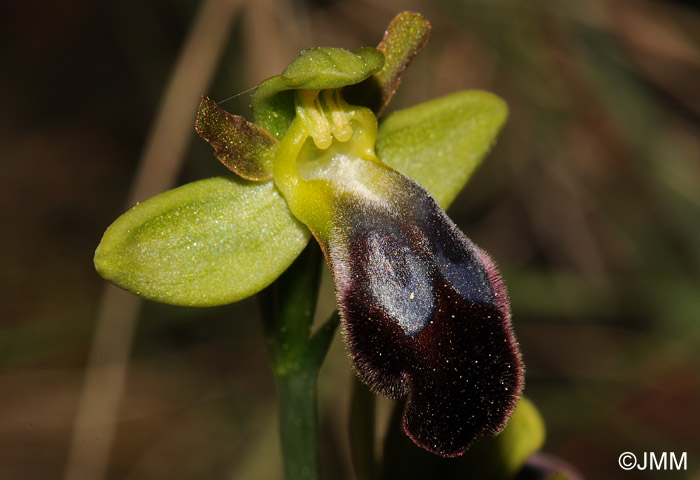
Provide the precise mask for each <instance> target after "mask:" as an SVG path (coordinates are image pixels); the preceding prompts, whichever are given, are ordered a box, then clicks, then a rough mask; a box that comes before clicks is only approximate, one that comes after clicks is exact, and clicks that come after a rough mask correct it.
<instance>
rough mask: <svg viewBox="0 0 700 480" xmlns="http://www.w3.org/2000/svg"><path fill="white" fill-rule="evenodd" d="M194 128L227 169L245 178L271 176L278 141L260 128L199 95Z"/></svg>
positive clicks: (267, 178)
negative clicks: (200, 98)
mask: <svg viewBox="0 0 700 480" xmlns="http://www.w3.org/2000/svg"><path fill="white" fill-rule="evenodd" d="M195 129H196V130H197V133H198V134H199V135H200V136H201V137H202V138H203V139H204V140H206V141H207V142H209V144H211V146H212V147H214V152H215V154H216V158H218V159H219V161H220V162H221V163H223V164H224V165H225V166H226V168H228V169H229V170H231V171H233V172H235V173H237V174H238V175H240V176H241V177H243V178H245V179H246V180H253V181H266V180H270V179H271V178H272V159H273V157H274V154H275V150H276V149H277V145H278V142H277V140H275V138H274V137H273V136H272V135H271V134H270V133H269V132H268V131H267V130H265V129H264V128H262V127H259V126H258V125H256V124H254V123H251V122H248V121H247V120H246V119H245V118H243V117H241V116H239V115H231V114H230V113H228V112H227V111H225V110H223V109H222V108H220V107H219V106H218V105H217V104H216V102H214V101H213V100H212V99H210V98H209V97H204V96H203V97H202V103H200V105H199V109H198V110H197V120H196V122H195Z"/></svg>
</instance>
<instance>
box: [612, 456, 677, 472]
mask: <svg viewBox="0 0 700 480" xmlns="http://www.w3.org/2000/svg"><path fill="white" fill-rule="evenodd" d="M617 463H618V464H619V465H620V468H621V469H623V470H632V469H634V468H636V469H637V470H688V452H681V453H680V454H677V453H676V452H643V453H640V454H638V455H635V454H634V453H632V452H625V453H623V454H621V455H620V457H619V458H618V459H617Z"/></svg>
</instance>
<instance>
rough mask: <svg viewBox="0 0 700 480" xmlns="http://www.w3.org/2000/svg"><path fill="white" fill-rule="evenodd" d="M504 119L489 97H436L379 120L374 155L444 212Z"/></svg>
mask: <svg viewBox="0 0 700 480" xmlns="http://www.w3.org/2000/svg"><path fill="white" fill-rule="evenodd" d="M507 116H508V107H507V106H506V104H505V102H504V101H503V100H502V99H500V98H499V97H497V96H496V95H494V94H492V93H488V92H484V91H480V90H467V91H462V92H457V93H453V94H451V95H447V96H444V97H440V98H438V99H436V100H431V101H429V102H425V103H421V104H419V105H416V106H415V107H411V108H407V109H405V110H399V111H397V112H394V113H392V114H390V115H388V116H387V117H385V118H384V119H382V120H381V122H380V124H379V130H378V133H377V143H376V152H377V156H378V157H379V159H380V160H382V161H383V162H384V163H386V164H387V165H389V166H391V167H393V168H395V169H396V170H398V171H399V172H401V173H403V174H404V175H406V176H408V177H410V178H412V179H414V180H415V181H416V182H418V183H420V184H421V185H422V186H423V187H425V189H426V190H428V192H430V194H431V195H432V196H433V197H434V198H435V200H437V201H438V203H439V204H440V205H441V206H442V207H443V208H447V206H449V205H450V204H451V203H452V201H453V200H454V199H455V197H456V196H457V194H458V193H459V191H460V190H461V189H462V187H464V185H465V184H466V183H467V182H468V181H469V179H470V177H471V176H472V174H473V173H474V171H475V169H476V168H477V167H478V166H479V164H481V161H482V160H483V159H484V157H486V155H487V154H488V153H489V151H490V150H491V147H492V146H493V145H494V143H495V142H496V137H497V135H498V132H499V131H500V130H501V127H502V126H503V124H504V123H505V121H506V118H507Z"/></svg>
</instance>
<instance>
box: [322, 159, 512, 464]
mask: <svg viewBox="0 0 700 480" xmlns="http://www.w3.org/2000/svg"><path fill="white" fill-rule="evenodd" d="M394 175H396V176H398V175H399V174H397V173H396V172H393V174H392V175H391V176H394ZM400 178H401V183H403V185H402V186H403V188H402V190H401V195H398V196H396V197H394V201H391V200H389V201H387V203H386V204H384V205H383V206H381V207H378V206H376V205H375V206H367V205H364V206H360V204H358V203H357V202H349V204H348V205H347V206H346V207H345V208H340V209H339V210H340V211H341V212H342V213H341V215H340V216H341V217H342V218H343V220H342V221H341V222H339V224H340V225H341V226H340V227H339V228H338V229H337V230H336V231H335V232H334V234H333V235H331V236H330V238H329V240H328V244H327V246H326V248H325V250H326V251H327V257H328V260H329V264H330V266H331V270H332V272H333V277H334V280H335V286H336V293H337V298H338V304H339V307H340V311H341V317H342V320H343V330H344V333H345V337H346V341H347V345H348V350H349V352H350V355H351V357H352V360H353V364H354V365H355V368H356V370H357V373H358V375H359V376H360V378H361V379H362V380H363V381H364V382H366V383H367V384H369V385H370V386H371V387H372V388H373V389H375V390H376V391H378V392H381V393H383V394H384V395H387V396H388V397H390V398H392V399H395V400H399V399H401V398H404V397H406V396H408V404H407V407H406V411H405V414H404V420H403V424H404V429H405V431H406V433H407V434H408V435H409V436H410V437H411V439H413V441H414V442H415V443H417V444H418V445H419V446H421V447H423V448H425V449H427V450H429V451H431V452H434V453H436V454H439V455H442V456H448V457H449V456H457V455H461V454H462V453H464V452H465V451H466V450H467V449H468V448H469V446H470V445H471V444H472V443H473V441H474V440H475V439H476V438H477V437H479V436H483V435H495V434H496V433H498V432H499V431H500V430H501V429H502V428H503V427H504V426H505V424H506V422H507V420H508V418H509V417H510V415H511V413H512V411H513V409H514V408H515V404H516V402H517V400H518V398H519V395H520V391H521V389H522V370H523V367H522V362H521V357H520V353H519V350H518V345H517V342H516V340H515V337H514V335H513V331H512V328H511V322H510V308H509V303H508V298H507V293H506V290H505V286H504V284H503V282H502V281H501V278H500V275H499V273H498V271H497V269H496V266H495V264H494V263H493V261H492V260H491V259H490V258H489V257H488V255H486V254H485V253H484V252H483V251H482V250H481V249H479V248H478V247H477V246H476V245H474V244H473V243H472V242H471V241H470V240H469V239H468V238H467V237H466V236H465V235H464V234H463V233H462V232H461V231H460V230H459V229H458V228H457V227H456V226H455V225H454V223H453V222H452V221H451V220H450V219H449V218H448V217H447V215H446V214H445V213H444V212H443V211H442V209H441V208H440V207H439V206H438V205H437V204H436V203H435V201H434V200H433V199H432V197H431V196H430V195H429V194H428V193H427V192H426V191H425V190H424V189H423V188H422V187H420V186H419V185H417V184H416V183H415V182H413V181H411V180H409V179H407V178H405V177H400ZM394 181H397V180H396V178H395V179H394ZM358 207H359V208H358Z"/></svg>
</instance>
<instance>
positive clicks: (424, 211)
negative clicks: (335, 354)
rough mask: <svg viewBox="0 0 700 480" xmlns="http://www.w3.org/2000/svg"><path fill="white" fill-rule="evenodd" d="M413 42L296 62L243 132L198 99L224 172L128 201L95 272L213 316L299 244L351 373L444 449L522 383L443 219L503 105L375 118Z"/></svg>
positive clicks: (473, 103) (265, 91) (407, 18)
mask: <svg viewBox="0 0 700 480" xmlns="http://www.w3.org/2000/svg"><path fill="white" fill-rule="evenodd" d="M428 33H429V26H428V24H427V22H425V20H424V19H423V18H422V17H421V16H420V15H416V14H408V13H406V14H402V15H399V16H398V17H397V19H395V21H394V22H392V24H391V25H390V27H389V30H388V31H387V33H386V35H385V38H384V40H383V41H382V43H380V45H379V47H378V48H372V47H363V48H360V49H358V50H356V51H354V52H350V51H347V50H344V49H340V48H313V49H309V50H306V51H304V52H302V53H301V55H300V56H299V57H298V58H297V59H296V60H295V61H294V62H292V63H291V64H290V65H289V66H288V67H287V68H286V70H285V71H284V72H283V73H282V74H281V75H278V76H275V77H272V78H269V79H267V80H265V81H264V82H262V83H261V84H260V85H259V86H258V87H257V89H256V90H255V93H254V94H253V96H252V101H251V105H252V109H253V113H254V122H249V121H247V120H246V119H244V118H243V117H240V116H234V115H231V114H229V113H227V112H225V111H224V110H222V109H221V108H220V107H219V106H218V105H217V104H216V103H215V102H213V101H212V100H210V99H208V98H206V97H203V99H202V104H201V106H200V109H199V114H198V118H197V124H196V126H197V131H198V133H199V134H200V135H201V136H202V137H203V138H204V139H205V140H207V141H209V143H210V144H211V145H212V146H213V147H214V150H215V153H216V156H217V158H219V160H220V161H221V162H222V163H223V164H224V165H226V166H227V167H228V168H229V169H231V170H232V171H233V172H235V174H236V175H235V176H227V177H217V178H212V179H208V180H201V181H198V182H194V183H191V184H188V185H185V186H182V187H180V188H177V189H174V190H172V191H169V192H166V193H164V194H161V195H159V196H157V197H155V198H153V199H151V200H148V201H146V202H144V203H142V204H139V205H137V206H135V207H134V208H133V209H132V210H130V211H129V212H127V213H126V214H124V215H123V216H122V217H120V218H119V219H118V220H117V221H116V222H115V223H114V224H113V225H112V226H111V227H110V228H109V229H108V230H107V232H106V233H105V235H104V238H103V240H102V242H101V244H100V246H99V247H98V249H97V252H96V255H95V264H96V266H97V269H98V271H99V273H100V274H101V275H102V276H104V277H105V278H107V279H108V280H110V281H112V282H114V283H115V284H117V285H119V286H120V287H122V288H125V289H127V290H129V291H132V292H134V293H135V294H137V295H140V296H142V297H144V298H147V299H153V300H157V301H161V302H167V303H171V304H176V305H188V306H212V305H221V304H227V303H231V302H235V301H238V300H240V299H243V298H246V297H249V296H251V295H253V294H255V293H257V292H259V291H260V290H262V289H263V288H265V287H266V286H268V285H270V284H271V283H272V282H273V281H274V280H275V279H276V278H277V277H278V276H279V275H280V274H281V273H282V272H284V271H285V270H286V269H287V268H288V267H289V265H290V264H291V263H292V262H293V261H294V259H295V258H296V257H297V256H298V255H299V254H300V252H301V251H302V250H303V249H304V247H305V246H306V244H307V242H308V241H309V239H310V237H311V236H313V237H314V238H315V240H316V241H317V242H318V243H319V245H320V247H321V249H322V251H323V253H324V255H325V258H326V261H327V263H328V266H329V269H330V272H331V274H332V277H333V281H334V285H335V292H336V297H337V304H338V309H339V312H340V318H341V324H342V328H343V332H344V336H345V341H346V344H347V349H348V352H349V354H350V357H351V358H352V362H353V365H354V367H355V370H356V372H357V375H358V376H359V378H360V379H361V380H362V381H363V382H365V383H366V384H368V385H369V386H370V387H371V388H372V389H374V390H375V391H377V392H380V393H382V394H384V395H386V396H388V397H390V398H392V399H394V400H400V399H403V398H407V406H406V409H405V412H404V417H403V425H404V430H405V432H406V433H407V435H408V436H409V437H410V438H411V439H412V440H413V441H414V442H415V443H416V444H418V445H419V446H421V447H423V448H425V449H426V450H428V451H431V452H434V453H436V454H439V455H442V456H457V455H460V454H462V453H464V452H465V451H466V450H467V449H468V448H469V447H470V445H471V444H472V443H473V442H474V440H475V439H476V438H477V437H480V436H484V435H495V434H497V433H498V432H500V431H501V430H502V429H503V428H504V426H505V424H506V422H507V420H508V418H509V417H510V415H511V414H512V412H513V410H514V408H515V405H516V403H517V401H518V399H519V396H520V392H521V389H522V385H523V380H522V378H523V373H522V372H523V366H522V362H521V357H520V353H519V349H518V345H517V342H516V340H515V337H514V334H513V330H512V326H511V318H510V317H511V315H510V307H509V302H508V296H507V293H506V288H505V285H504V283H503V281H502V280H501V277H500V274H499V272H498V269H497V267H496V265H495V263H494V262H493V260H491V258H490V257H489V256H488V255H487V254H486V253H485V252H484V251H483V250H482V249H480V248H479V247H477V246H476V245H475V244H474V243H473V242H471V241H470V240H469V239H468V238H467V237H466V236H465V235H464V234H463V233H462V232H461V231H460V230H459V228H458V227H457V226H456V225H455V224H454V223H453V222H452V221H451V220H450V219H449V217H448V216H447V215H446V213H445V212H444V210H443V208H445V207H446V206H447V205H449V203H451V201H452V200H453V199H454V197H455V196H456V194H457V193H458V192H459V190H460V189H461V188H462V186H463V185H464V184H465V183H466V181H467V180H468V179H469V177H470V176H471V174H472V172H473V171H474V169H475V168H476V166H477V165H478V164H479V162H480V161H481V159H482V158H483V157H484V156H485V155H486V154H487V153H488V151H489V150H490V148H491V146H492V145H493V143H494V140H495V137H496V134H497V133H498V131H499V129H500V127H501V126H502V124H503V122H504V121H505V117H506V114H507V111H506V107H505V105H504V103H503V102H502V100H500V99H499V98H498V97H496V96H494V95H492V94H490V93H487V92H482V91H465V92H459V93H455V94H452V95H449V96H447V97H444V98H440V99H437V100H433V101H431V102H427V103H425V104H421V105H418V106H416V107H413V108H409V109H406V110H400V111H398V112H395V113H393V114H390V115H388V116H386V117H383V118H381V119H380V120H379V121H378V117H377V115H378V114H379V113H380V112H381V111H382V110H383V109H384V107H385V106H386V104H387V103H388V101H389V100H390V98H391V96H392V95H393V93H394V91H395V89H396V87H397V86H398V83H399V78H400V76H401V73H402V72H403V70H404V69H405V67H406V66H407V65H408V63H409V62H410V61H411V59H412V58H413V56H415V54H416V53H417V52H418V51H419V50H420V48H421V47H422V45H423V44H424V43H425V41H426V39H427V37H428Z"/></svg>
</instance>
